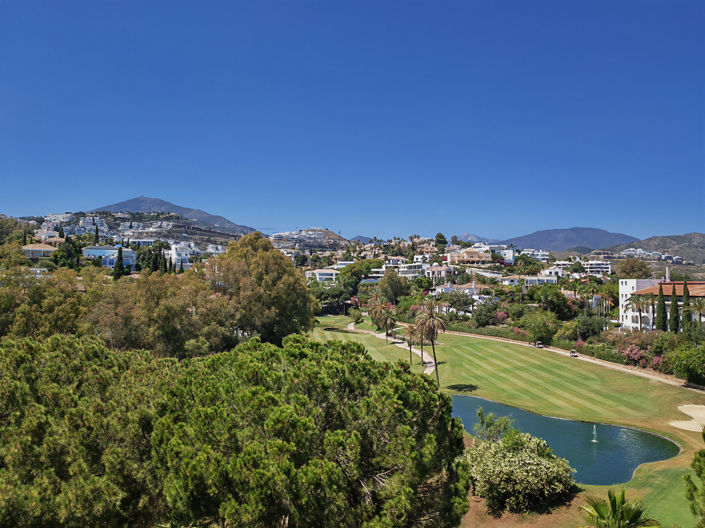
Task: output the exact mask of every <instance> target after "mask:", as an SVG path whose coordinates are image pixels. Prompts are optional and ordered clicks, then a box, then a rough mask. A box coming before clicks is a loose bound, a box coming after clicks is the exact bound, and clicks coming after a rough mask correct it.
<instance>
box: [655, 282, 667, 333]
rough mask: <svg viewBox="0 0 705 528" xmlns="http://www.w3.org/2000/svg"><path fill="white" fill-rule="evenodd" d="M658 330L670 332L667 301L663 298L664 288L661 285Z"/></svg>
mask: <svg viewBox="0 0 705 528" xmlns="http://www.w3.org/2000/svg"><path fill="white" fill-rule="evenodd" d="M656 330H663V331H664V332H666V331H668V316H667V315H666V300H665V299H664V298H663V286H662V285H661V284H659V285H658V301H657V302H656Z"/></svg>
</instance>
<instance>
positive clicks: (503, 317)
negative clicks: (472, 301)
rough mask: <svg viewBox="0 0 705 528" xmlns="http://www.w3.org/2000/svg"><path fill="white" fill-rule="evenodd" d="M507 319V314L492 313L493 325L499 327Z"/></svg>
mask: <svg viewBox="0 0 705 528" xmlns="http://www.w3.org/2000/svg"><path fill="white" fill-rule="evenodd" d="M507 319H509V314H508V313H507V312H495V313H494V324H496V325H501V324H504V322H505V321H506V320H507Z"/></svg>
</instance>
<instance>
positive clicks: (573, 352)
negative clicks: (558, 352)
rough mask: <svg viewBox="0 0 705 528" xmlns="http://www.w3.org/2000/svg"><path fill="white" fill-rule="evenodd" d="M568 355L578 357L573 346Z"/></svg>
mask: <svg viewBox="0 0 705 528" xmlns="http://www.w3.org/2000/svg"><path fill="white" fill-rule="evenodd" d="M570 357H578V353H577V352H576V351H575V349H574V348H571V349H570Z"/></svg>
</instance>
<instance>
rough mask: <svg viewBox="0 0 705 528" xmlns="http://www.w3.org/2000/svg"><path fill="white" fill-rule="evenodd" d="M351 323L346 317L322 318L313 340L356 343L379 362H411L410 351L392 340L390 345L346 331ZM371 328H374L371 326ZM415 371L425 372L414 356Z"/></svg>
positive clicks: (382, 340) (381, 340) (380, 340)
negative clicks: (363, 346) (335, 340)
mask: <svg viewBox="0 0 705 528" xmlns="http://www.w3.org/2000/svg"><path fill="white" fill-rule="evenodd" d="M349 323H350V318H349V317H345V316H329V317H322V318H321V319H320V323H319V325H318V326H317V327H316V328H315V329H314V330H313V338H314V339H316V340H318V341H328V340H331V339H337V340H340V341H355V342H358V343H362V344H363V345H365V348H366V349H367V352H368V353H369V354H370V356H372V358H374V359H376V360H377V361H397V360H402V361H404V362H408V361H409V349H408V348H407V349H402V348H399V347H398V346H396V345H394V344H392V340H391V338H390V340H389V344H386V343H385V341H384V339H379V338H377V337H374V336H372V335H370V334H362V333H354V332H349V331H348V330H346V326H347V325H348V324H349ZM370 328H372V327H371V326H370ZM413 362H414V367H413V370H415V371H417V372H423V369H422V368H421V364H420V362H421V359H420V358H419V357H418V356H417V355H414V356H413Z"/></svg>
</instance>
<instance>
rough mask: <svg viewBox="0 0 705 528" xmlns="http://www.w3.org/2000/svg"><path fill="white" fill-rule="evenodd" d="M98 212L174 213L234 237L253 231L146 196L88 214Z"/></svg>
mask: <svg viewBox="0 0 705 528" xmlns="http://www.w3.org/2000/svg"><path fill="white" fill-rule="evenodd" d="M98 211H109V212H112V213H119V212H126V213H176V214H178V215H181V216H183V217H184V218H188V219H190V220H193V221H194V222H195V223H196V224H197V225H200V226H202V227H205V228H208V229H212V230H214V231H221V232H223V233H230V234H236V235H244V234H247V233H251V232H252V231H254V229H253V228H251V227H248V226H244V225H238V224H235V223H233V222H231V221H230V220H228V219H227V218H224V217H222V216H217V215H212V214H209V213H207V212H205V211H202V210H201V209H193V208H191V207H182V206H180V205H175V204H173V203H171V202H167V201H165V200H160V199H159V198H149V197H147V196H138V197H137V198H132V199H131V200H125V201H124V202H118V203H114V204H111V205H104V206H103V207H98V208H96V209H93V210H92V211H90V212H92V213H93V212H98Z"/></svg>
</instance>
